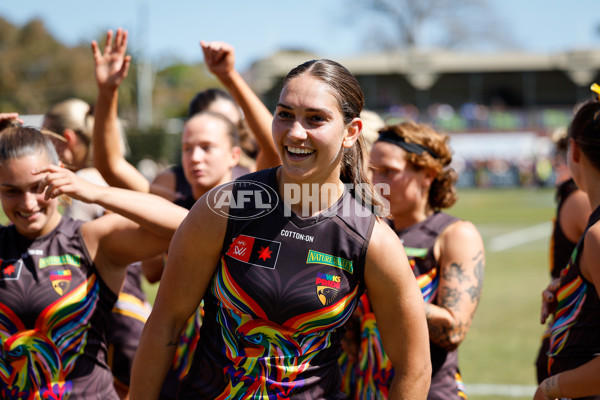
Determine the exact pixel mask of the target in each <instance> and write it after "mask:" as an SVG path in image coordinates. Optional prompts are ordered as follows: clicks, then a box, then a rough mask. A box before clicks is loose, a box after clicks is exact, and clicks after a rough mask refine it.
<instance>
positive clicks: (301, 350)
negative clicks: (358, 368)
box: [211, 258, 358, 399]
mask: <svg viewBox="0 0 600 400" xmlns="http://www.w3.org/2000/svg"><path fill="white" fill-rule="evenodd" d="M211 291H212V293H213V294H214V295H215V296H216V297H217V299H219V300H220V301H221V308H220V310H219V312H218V315H217V321H218V323H219V324H220V325H221V327H222V335H223V339H224V342H225V353H226V355H227V357H228V358H229V360H230V361H231V364H229V365H228V366H226V367H225V368H224V371H223V373H224V374H225V375H227V376H228V377H229V383H228V386H227V387H226V389H225V390H224V391H223V392H222V393H221V394H220V396H219V397H218V399H227V398H236V399H263V398H268V399H271V398H273V399H275V398H287V397H290V396H293V395H294V394H295V393H298V392H299V391H302V389H303V386H304V385H305V384H306V383H307V382H306V381H305V375H304V373H305V372H306V371H307V370H308V368H309V367H312V368H314V366H311V365H310V362H311V360H312V359H313V358H314V357H315V356H316V355H317V354H318V353H319V351H321V350H323V349H326V348H329V347H331V346H333V345H335V344H332V343H331V341H330V334H331V331H333V329H335V328H338V327H341V326H343V325H344V323H345V322H346V321H347V320H348V318H349V317H350V315H351V313H352V310H353V309H354V303H355V302H356V301H357V300H358V299H357V294H358V287H356V288H355V289H354V290H353V291H352V292H351V293H349V294H347V295H346V296H344V297H342V298H341V299H339V300H338V301H336V302H334V303H332V304H330V305H328V306H326V307H323V308H322V309H320V310H315V311H312V312H308V313H304V314H300V315H297V316H295V317H293V318H290V319H289V320H287V321H285V322H284V323H283V324H281V325H279V324H276V323H274V322H271V321H269V320H268V316H267V315H266V313H265V312H264V310H263V309H262V308H261V307H260V306H259V305H258V304H257V303H256V302H255V301H254V300H253V299H252V298H251V297H250V296H249V295H248V294H247V293H246V292H245V291H244V290H243V289H242V288H241V287H240V286H239V285H237V284H236V282H235V281H234V280H233V279H232V277H231V275H230V274H229V271H228V269H227V264H226V262H225V259H224V258H222V259H221V264H220V266H219V267H218V268H217V273H216V275H215V279H213V281H212V285H211Z"/></svg>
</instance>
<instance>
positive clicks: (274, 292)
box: [131, 60, 431, 400]
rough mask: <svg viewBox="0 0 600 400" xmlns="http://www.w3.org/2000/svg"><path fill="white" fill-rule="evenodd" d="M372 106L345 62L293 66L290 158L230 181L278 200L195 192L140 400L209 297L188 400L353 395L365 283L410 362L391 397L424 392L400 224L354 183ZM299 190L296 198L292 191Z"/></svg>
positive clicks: (283, 116)
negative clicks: (342, 361) (228, 203)
mask: <svg viewBox="0 0 600 400" xmlns="http://www.w3.org/2000/svg"><path fill="white" fill-rule="evenodd" d="M362 106H363V94H362V90H361V88H360V86H359V84H358V82H357V80H356V78H355V77H354V76H353V75H352V74H350V72H348V70H347V69H346V68H344V67H343V66H341V65H340V64H338V63H336V62H333V61H330V60H316V61H310V62H307V63H305V64H302V65H300V66H298V67H297V68H295V69H293V70H292V71H291V72H290V73H289V74H288V76H287V78H286V79H285V80H284V83H283V89H282V91H281V95H280V98H279V102H278V106H277V110H276V113H275V118H274V120H273V125H272V130H273V139H274V142H275V145H276V147H277V150H278V152H279V155H280V158H281V160H282V166H281V167H277V168H273V169H267V170H262V171H258V172H256V173H253V174H250V175H246V176H244V177H243V181H242V180H241V179H242V178H240V180H238V181H235V182H234V183H233V185H232V187H233V189H232V190H233V191H234V192H235V191H236V190H238V191H241V190H243V189H244V188H246V187H247V186H245V183H244V182H246V181H254V182H256V183H258V184H260V185H266V186H268V187H269V188H271V189H273V191H274V192H275V193H276V194H277V196H274V197H273V198H272V199H271V204H272V212H269V213H264V214H261V215H257V213H256V211H257V210H256V206H257V203H256V202H245V204H246V205H245V206H244V207H235V208H234V207H229V209H228V210H227V211H228V212H227V216H226V218H224V217H223V216H222V215H218V214H216V213H214V212H213V210H212V208H213V207H212V206H213V204H211V203H210V202H209V199H210V197H208V196H203V197H201V198H200V199H199V200H198V201H197V202H196V204H195V205H194V207H193V208H192V210H191V211H190V215H189V217H188V218H186V220H185V221H184V223H183V224H182V226H181V227H180V228H179V230H178V232H177V234H176V235H175V237H174V238H173V242H172V245H171V247H170V249H169V258H168V260H167V266H166V268H165V272H164V274H163V277H162V279H161V285H160V287H159V291H158V295H157V298H156V302H155V304H154V308H153V311H152V314H151V315H150V318H149V319H148V322H147V324H146V327H145V329H144V334H143V336H142V340H141V342H140V347H139V348H138V351H137V353H136V359H135V362H134V368H133V372H132V385H131V399H132V400H136V399H144V400H145V399H156V398H157V396H158V392H159V389H160V382H161V381H162V379H163V377H164V375H165V373H166V371H167V369H168V366H169V361H170V360H172V357H173V353H174V350H175V348H174V346H173V344H174V343H176V342H177V338H178V337H179V334H180V332H181V329H182V327H183V326H184V323H185V321H186V320H187V318H188V317H189V316H190V315H191V314H192V313H193V312H194V310H195V309H196V308H197V307H198V304H199V303H200V301H201V300H202V299H203V300H204V305H205V317H204V320H203V325H202V329H201V331H200V342H199V344H198V348H197V351H196V357H197V358H195V363H194V364H193V365H192V368H191V369H190V371H189V373H188V375H187V376H186V377H185V378H184V381H183V382H182V385H181V386H180V392H179V398H181V399H198V398H206V399H208V398H259V397H260V398H267V397H269V398H271V397H273V398H274V397H286V398H292V397H293V398H297V399H325V398H327V399H337V398H344V395H343V394H342V393H341V391H340V385H341V379H340V378H341V373H340V368H339V366H338V363H337V357H338V354H339V351H340V348H341V339H342V337H343V332H344V325H345V322H346V321H347V320H348V318H349V317H350V315H351V314H352V312H353V310H354V309H355V307H356V304H357V302H358V299H359V297H360V294H361V293H362V292H363V291H364V290H365V288H366V289H368V291H369V295H370V297H371V299H372V302H373V304H374V305H375V306H376V309H377V310H378V319H379V320H380V324H381V327H382V329H381V331H382V339H383V342H384V346H385V348H386V350H387V351H388V354H390V359H391V360H392V362H393V364H394V366H395V367H397V368H398V371H402V373H399V374H398V375H397V378H396V379H395V380H394V381H393V382H392V385H391V388H390V397H391V398H410V399H424V398H425V394H426V393H427V388H428V386H429V377H430V374H431V370H430V362H429V347H428V344H427V327H426V322H425V313H424V305H423V299H422V298H421V296H420V294H419V289H418V286H417V284H416V282H415V280H414V278H413V276H412V272H411V270H410V267H409V265H408V260H407V258H406V255H405V253H404V251H403V249H402V244H401V243H400V241H399V240H398V238H397V237H396V235H395V234H394V233H393V231H391V229H390V228H389V227H388V226H387V225H386V224H384V223H383V222H382V221H380V220H378V219H377V218H376V217H375V215H374V214H373V213H372V212H371V211H370V210H371V209H372V204H371V202H369V200H370V199H369V198H367V197H366V196H365V198H364V199H360V198H356V197H355V195H354V191H353V190H346V186H345V185H344V183H348V184H355V185H361V184H367V185H368V181H367V180H366V179H365V178H364V177H365V176H366V174H365V171H363V165H364V163H363V162H362V157H363V154H362V151H363V150H362V141H361V128H362V122H361V120H360V118H359V115H360V112H361V110H362ZM324 187H328V188H329V189H330V190H327V191H326V192H322V191H321V189H322V188H324ZM306 188H309V190H308V191H306ZM371 190H372V188H371ZM292 191H293V192H295V193H296V194H298V195H299V201H296V202H290V201H289V200H290V199H289V196H286V193H287V194H289V193H291V192H292ZM323 193H326V194H325V195H323ZM315 197H316V198H317V201H304V200H306V199H308V198H311V199H312V198H315ZM233 198H236V195H235V194H234V195H233ZM371 199H372V198H371ZM304 204H309V207H304V206H303V205H304ZM342 210H352V211H353V212H350V213H343V212H342ZM247 215H257V217H255V218H250V219H245V218H244V217H245V216H247ZM191 243H193V245H190V244H191ZM392 260H393V262H392ZM196 360H198V362H197V363H196Z"/></svg>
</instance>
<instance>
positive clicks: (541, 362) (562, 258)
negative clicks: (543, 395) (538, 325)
mask: <svg viewBox="0 0 600 400" xmlns="http://www.w3.org/2000/svg"><path fill="white" fill-rule="evenodd" d="M576 190H577V185H576V184H575V181H574V180H573V178H571V179H568V180H566V181H564V182H563V183H561V184H560V185H558V187H557V188H556V195H555V199H556V203H557V205H556V216H555V217H554V219H553V221H552V222H553V226H552V236H551V237H550V257H549V260H550V276H551V277H552V278H558V277H559V276H560V271H561V270H562V269H563V268H564V267H566V266H567V264H568V262H569V259H570V257H571V254H572V253H573V249H574V248H575V245H576V243H574V242H571V241H570V240H569V239H568V238H567V237H566V236H565V233H564V231H563V229H562V226H561V224H560V221H559V219H558V216H559V214H560V210H561V208H562V206H563V205H564V203H565V201H566V200H567V198H568V197H569V196H570V195H571V193H573V192H574V191H576ZM551 327H552V320H551V319H550V320H549V321H548V324H547V328H546V330H545V331H544V333H543V334H542V344H541V346H540V349H539V351H538V355H537V358H536V360H535V367H536V375H537V380H538V383H542V381H543V380H544V379H546V378H547V377H548V349H549V345H550V328H551Z"/></svg>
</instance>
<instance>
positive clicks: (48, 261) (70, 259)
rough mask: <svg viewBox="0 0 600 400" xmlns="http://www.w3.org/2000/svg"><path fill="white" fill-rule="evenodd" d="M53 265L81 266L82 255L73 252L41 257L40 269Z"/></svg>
mask: <svg viewBox="0 0 600 400" xmlns="http://www.w3.org/2000/svg"><path fill="white" fill-rule="evenodd" d="M51 265H72V266H73V267H77V268H79V267H81V256H76V255H73V254H63V255H62V256H50V257H45V258H40V269H44V268H46V267H49V266H51Z"/></svg>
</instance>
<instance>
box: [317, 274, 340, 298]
mask: <svg viewBox="0 0 600 400" xmlns="http://www.w3.org/2000/svg"><path fill="white" fill-rule="evenodd" d="M341 281H342V277H341V276H339V275H330V274H324V273H322V272H317V280H316V282H315V284H316V285H317V297H318V298H319V301H320V302H321V304H323V305H324V306H328V305H330V304H331V303H333V301H334V300H335V299H336V298H337V297H338V293H339V292H340V287H341Z"/></svg>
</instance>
